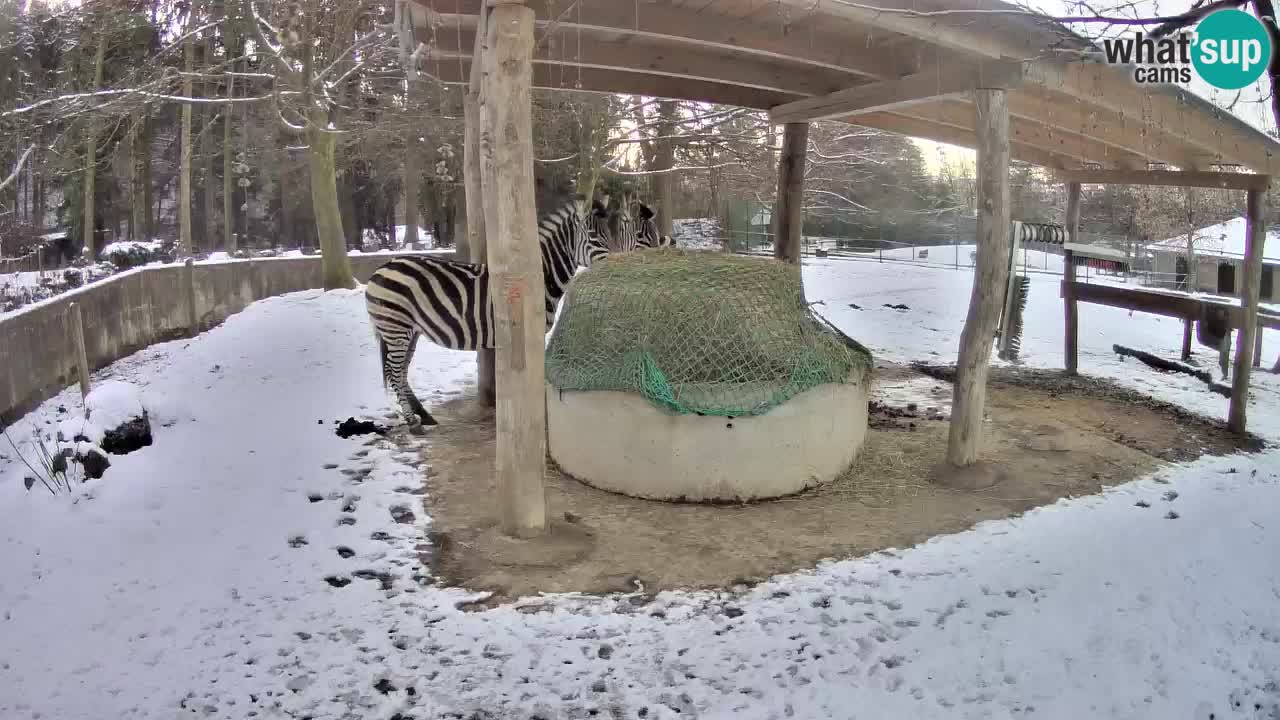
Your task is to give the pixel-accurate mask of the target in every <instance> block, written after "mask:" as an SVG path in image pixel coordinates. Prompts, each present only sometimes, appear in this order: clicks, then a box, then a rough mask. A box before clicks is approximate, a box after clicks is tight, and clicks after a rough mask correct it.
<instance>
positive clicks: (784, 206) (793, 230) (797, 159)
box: [773, 122, 809, 263]
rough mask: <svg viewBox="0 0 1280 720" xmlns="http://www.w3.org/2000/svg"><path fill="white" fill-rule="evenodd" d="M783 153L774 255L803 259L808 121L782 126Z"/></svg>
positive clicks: (776, 213)
mask: <svg viewBox="0 0 1280 720" xmlns="http://www.w3.org/2000/svg"><path fill="white" fill-rule="evenodd" d="M783 133H784V134H783V139H782V155H781V156H780V157H779V158H778V200H777V202H776V203H774V210H773V223H774V227H776V228H777V235H776V236H775V237H774V239H773V243H774V245H773V256H774V257H775V258H777V259H779V260H784V261H786V262H792V263H799V262H800V242H801V236H802V234H803V231H804V171H805V154H806V150H807V149H808V144H809V123H806V122H799V123H787V124H786V125H785V126H784V129H783Z"/></svg>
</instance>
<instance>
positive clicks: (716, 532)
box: [424, 367, 1248, 603]
mask: <svg viewBox="0 0 1280 720" xmlns="http://www.w3.org/2000/svg"><path fill="white" fill-rule="evenodd" d="M1023 379H1024V380H1025V376H1023ZM922 380H923V381H924V382H923V383H921V381H922ZM875 383H876V386H875V387H874V388H873V392H872V398H873V400H875V405H874V408H875V409H874V412H873V417H872V423H871V425H872V428H871V429H870V430H869V432H868V434H867V441H866V445H865V446H864V448H863V451H862V454H861V455H860V457H859V459H858V461H857V462H856V463H855V465H854V467H853V468H852V469H851V471H850V472H849V473H847V474H846V476H845V477H842V478H841V479H839V480H837V481H836V482H834V483H831V484H829V485H826V486H823V487H821V488H817V489H815V490H812V491H808V492H805V493H801V494H799V495H795V496H792V497H788V498H783V499H780V500H774V501H767V502H760V503H754V504H749V505H715V506H709V505H693V504H679V503H664V502H655V501H648V500H638V499H635V498H629V497H625V496H621V495H615V494H612V493H608V492H604V491H601V490H596V489H594V488H591V487H588V486H586V485H583V484H582V483H579V482H577V481H575V480H573V479H572V478H569V477H566V476H565V475H563V474H561V473H560V472H558V471H557V470H556V468H554V466H552V465H551V464H548V467H547V473H546V490H547V501H548V508H549V517H550V518H552V519H553V520H554V523H555V524H554V527H553V532H552V533H551V534H550V536H549V537H548V538H547V539H545V540H542V541H540V542H541V543H542V545H543V546H545V547H542V548H541V549H539V548H537V547H532V546H524V545H522V544H521V542H520V541H510V540H508V539H505V538H503V537H502V535H501V533H499V532H498V531H497V528H496V512H495V507H494V503H493V498H494V496H495V488H494V483H493V471H492V462H493V447H494V437H495V434H494V428H493V422H492V416H491V415H487V414H477V413H476V411H475V409H474V404H473V401H472V400H471V399H470V398H462V399H459V400H454V401H452V402H450V403H446V404H445V405H443V406H441V407H440V411H439V413H438V417H439V418H440V421H441V424H440V425H439V426H437V427H435V428H433V429H432V431H431V432H432V441H431V443H430V446H429V448H428V450H427V451H426V452H427V454H428V456H427V457H426V458H425V459H426V460H427V465H428V468H429V470H428V475H427V490H428V495H427V499H426V500H425V502H426V503H427V512H428V513H429V514H430V515H431V517H432V526H433V533H432V543H431V545H430V548H429V550H428V552H427V553H426V554H425V555H424V560H425V561H427V562H429V564H430V565H431V567H432V569H433V572H434V574H435V575H436V576H437V577H440V578H441V579H442V580H443V581H445V582H447V583H448V584H450V585H459V586H463V587H466V588H469V589H473V590H489V591H492V592H493V593H494V597H493V598H492V599H491V601H490V602H491V603H492V602H498V601H503V600H510V599H513V598H515V597H520V596H527V595H536V594H537V593H539V592H572V591H580V592H598V593H608V592H627V593H635V592H641V593H644V594H649V593H654V592H657V591H660V590H665V589H672V588H699V587H727V586H733V585H742V584H747V585H749V584H752V583H755V582H758V581H760V580H762V579H764V578H767V577H769V576H771V575H775V574H778V573H784V572H790V571H794V570H797V569H802V568H808V567H812V566H813V565H814V564H815V563H817V562H818V561H820V560H823V559H826V558H844V557H850V556H858V555H863V554H867V553H870V552H874V551H876V550H880V549H884V548H889V547H907V546H910V545H914V544H916V543H919V542H921V541H924V540H926V539H928V538H930V537H933V536H935V535H940V534H945V533H952V532H957V531H961V530H964V529H967V528H969V527H972V526H973V525H974V524H976V523H978V522H981V521H984V520H990V519H997V518H1003V517H1008V516H1010V515H1015V514H1018V513H1021V512H1024V511H1026V510H1029V509H1031V508H1034V507H1037V506H1040V505H1045V504H1048V503H1052V502H1054V501H1056V500H1058V499H1059V498H1062V497H1067V496H1073V495H1087V494H1091V493H1096V492H1098V491H1099V490H1101V489H1102V488H1103V487H1106V486H1109V485H1115V484H1119V483H1122V482H1126V481H1128V480H1132V479H1134V478H1136V477H1138V476H1140V475H1143V474H1146V473H1148V472H1151V471H1153V470H1156V469H1157V468H1159V467H1160V466H1161V465H1162V464H1163V461H1164V459H1177V460H1186V459H1191V458H1194V457H1199V456H1200V455H1202V454H1206V453H1209V454H1224V453H1228V452H1234V451H1236V450H1238V449H1241V447H1242V444H1241V443H1240V441H1238V440H1237V439H1236V438H1235V437H1234V436H1231V435H1230V434H1228V433H1226V431H1225V430H1222V429H1221V428H1220V427H1219V426H1218V425H1217V424H1216V423H1212V422H1209V421H1206V420H1203V419H1200V418H1196V417H1195V416H1193V415H1190V414H1189V413H1185V412H1182V411H1179V410H1177V408H1172V406H1166V405H1162V404H1159V403H1156V402H1154V401H1152V400H1150V399H1149V398H1141V396H1137V397H1136V399H1135V397H1133V394H1131V393H1127V391H1123V390H1121V389H1120V388H1117V387H1115V386H1113V385H1110V384H1108V383H1100V382H1099V381H1092V380H1084V379H1075V380H1071V381H1070V382H1068V383H1066V384H1061V383H1059V384H1054V383H1048V384H1047V386H1040V385H1037V384H1036V383H1034V382H1024V381H1023V380H1019V379H1017V378H1013V379H1006V378H1004V377H1003V376H999V377H996V378H993V382H992V383H991V386H990V389H989V394H988V408H989V416H990V422H989V423H988V425H987V428H988V432H987V435H986V440H985V442H984V452H983V460H984V461H986V462H988V463H991V464H993V465H995V466H998V467H999V468H1002V469H1003V470H1004V471H1005V473H1004V476H1003V479H1002V481H1001V482H1000V483H999V484H997V485H995V486H994V487H991V488H987V489H984V490H980V491H961V490H951V489H947V488H943V487H939V486H937V485H933V484H929V483H927V482H925V481H924V479H925V478H927V477H929V475H930V473H931V471H932V470H933V469H934V468H935V467H936V466H937V465H938V464H939V463H940V461H941V460H942V459H943V456H944V453H945V449H946V442H947V422H946V419H945V413H946V412H949V409H947V408H946V405H948V404H949V397H944V396H949V392H950V387H949V386H948V385H946V384H945V383H941V382H938V381H936V380H930V379H928V378H925V377H923V376H922V375H921V374H920V373H919V372H916V371H914V370H911V369H908V368H897V367H895V368H880V369H878V370H877V372H876V375H875ZM930 383H932V387H930ZM906 385H909V386H910V387H911V388H913V389H912V390H911V392H912V393H915V395H914V396H912V397H903V396H902V394H901V393H900V392H897V391H894V390H891V389H889V388H894V387H903V386H906ZM882 388H883V390H882ZM895 392H896V394H895ZM1245 445H1248V443H1247V442H1246V443H1245ZM1141 511H1142V509H1141V508H1139V507H1135V508H1134V512H1141ZM531 547H532V549H533V550H536V552H531V551H530V548H531ZM543 550H545V555H544V554H542V551H543Z"/></svg>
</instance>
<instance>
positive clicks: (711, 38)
mask: <svg viewBox="0 0 1280 720" xmlns="http://www.w3.org/2000/svg"><path fill="white" fill-rule="evenodd" d="M480 2H481V0H457V5H456V7H455V3H453V2H447V1H446V2H442V3H441V5H443V6H445V7H440V8H439V10H440V11H441V12H434V13H430V14H428V12H427V10H426V8H425V6H426V5H427V4H428V3H427V2H424V0H416V2H415V7H416V8H417V12H415V14H414V25H415V27H417V28H419V31H418V32H419V38H418V39H419V40H421V41H422V42H426V43H430V42H431V40H432V38H431V37H430V24H431V23H430V22H429V21H436V22H439V23H441V24H440V25H439V27H437V29H436V38H437V39H438V38H439V37H440V35H441V34H445V33H448V32H453V30H454V28H456V27H458V26H459V24H460V23H461V26H462V27H464V28H468V27H469V28H474V27H475V18H476V14H477V13H478V12H479V7H480ZM552 24H554V25H556V26H557V27H558V28H560V29H562V30H563V31H564V32H567V33H570V34H572V35H573V36H574V41H575V42H576V40H577V35H578V33H581V34H582V35H583V36H598V35H607V36H611V37H613V36H616V35H618V34H626V35H629V36H633V37H638V38H648V39H653V40H658V41H663V42H680V43H684V44H687V45H696V46H699V47H702V48H705V49H714V50H717V51H720V52H730V51H731V52H735V53H738V54H750V55H755V56H757V57H761V58H766V59H769V60H783V61H791V62H804V63H807V64H809V65H815V66H818V67H823V68H826V69H828V70H835V71H838V72H841V73H844V74H846V75H848V76H849V78H850V80H856V79H857V78H863V79H867V80H876V79H881V78H892V77H898V76H900V75H903V74H906V73H909V72H912V71H913V70H914V69H915V68H914V65H913V64H909V63H908V62H907V61H906V60H905V59H904V57H903V56H902V55H900V54H895V53H884V52H875V51H874V49H871V50H868V49H866V48H863V47H861V46H860V45H859V44H858V43H851V42H849V38H848V37H847V36H839V35H826V34H819V33H814V34H810V33H805V34H804V35H803V37H800V36H797V35H794V34H792V33H790V32H789V30H788V28H786V27H784V26H783V24H782V23H780V22H772V23H765V22H756V21H750V20H736V19H733V18H725V17H720V16H717V15H714V14H712V13H710V12H708V13H701V12H698V11H696V10H690V9H686V8H677V7H672V6H670V5H664V4H656V3H642V4H641V5H640V6H638V9H637V7H636V6H634V5H630V4H625V3H612V2H583V3H580V4H578V5H577V6H575V7H574V8H573V10H572V11H571V12H569V13H568V14H566V15H564V16H563V17H556V18H552V17H547V16H546V15H545V14H540V15H539V17H538V19H537V28H538V43H539V45H541V44H544V39H543V35H544V33H545V30H546V28H547V26H548V25H552Z"/></svg>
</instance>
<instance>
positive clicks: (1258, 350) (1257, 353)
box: [1253, 325, 1262, 368]
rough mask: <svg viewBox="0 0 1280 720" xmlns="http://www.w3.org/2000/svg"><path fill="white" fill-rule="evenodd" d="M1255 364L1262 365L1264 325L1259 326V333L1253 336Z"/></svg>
mask: <svg viewBox="0 0 1280 720" xmlns="http://www.w3.org/2000/svg"><path fill="white" fill-rule="evenodd" d="M1253 366H1254V367H1256V368H1260V367H1262V326H1261V325H1259V326H1258V333H1257V335H1255V336H1254V338H1253Z"/></svg>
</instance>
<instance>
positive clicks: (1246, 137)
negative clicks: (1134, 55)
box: [1028, 62, 1280, 174]
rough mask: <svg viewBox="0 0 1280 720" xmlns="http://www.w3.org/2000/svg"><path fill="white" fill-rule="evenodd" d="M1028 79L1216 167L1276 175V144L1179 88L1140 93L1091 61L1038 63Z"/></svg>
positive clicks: (1119, 74) (1279, 150)
mask: <svg viewBox="0 0 1280 720" xmlns="http://www.w3.org/2000/svg"><path fill="white" fill-rule="evenodd" d="M1028 76H1029V79H1031V80H1032V81H1034V82H1035V83H1036V84H1038V85H1040V86H1042V87H1043V88H1045V89H1046V90H1049V91H1051V92H1053V93H1058V94H1063V95H1068V96H1070V97H1073V98H1077V99H1079V100H1080V101H1082V102H1084V103H1086V104H1089V105H1093V106H1095V107H1101V108H1103V109H1105V110H1109V111H1111V112H1114V113H1116V114H1117V115H1119V116H1121V117H1123V118H1127V119H1128V120H1129V121H1131V122H1133V123H1135V124H1136V125H1138V126H1140V127H1141V126H1145V127H1148V128H1157V129H1158V130H1159V131H1160V132H1162V133H1164V134H1166V135H1171V136H1174V137H1176V138H1179V139H1180V140H1181V141H1182V142H1183V143H1184V144H1185V145H1187V146H1189V147H1190V148H1193V149H1194V150H1196V151H1198V152H1199V153H1200V154H1204V155H1209V156H1211V157H1213V158H1215V159H1216V161H1217V162H1218V163H1220V164H1226V165H1242V166H1244V167H1247V168H1249V169H1251V170H1253V171H1254V172H1258V173H1262V174H1276V173H1280V144H1278V143H1277V142H1276V141H1275V140H1272V139H1271V138H1268V137H1267V136H1266V135H1265V134H1263V133H1262V131H1260V130H1258V129H1256V128H1253V127H1251V126H1249V125H1248V124H1247V123H1245V122H1244V121H1243V120H1240V119H1239V118H1237V117H1235V116H1234V115H1232V114H1231V113H1230V112H1228V111H1226V110H1222V109H1219V108H1215V107H1213V106H1212V105H1211V104H1210V103H1209V102H1208V101H1206V100H1203V99H1202V98H1199V97H1195V96H1193V95H1192V94H1191V93H1189V92H1187V91H1185V90H1181V89H1178V88H1167V87H1158V88H1142V87H1140V86H1137V85H1135V84H1134V83H1133V82H1132V80H1130V78H1129V76H1128V74H1127V73H1126V72H1125V71H1124V70H1123V69H1122V68H1118V67H1112V66H1109V65H1103V64H1101V63H1094V62H1075V63H1070V64H1066V65H1061V66H1051V65H1048V64H1037V65H1036V66H1034V67H1032V68H1030V69H1029V71H1028Z"/></svg>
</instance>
